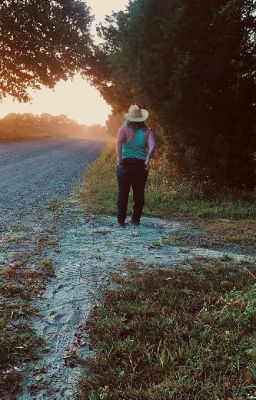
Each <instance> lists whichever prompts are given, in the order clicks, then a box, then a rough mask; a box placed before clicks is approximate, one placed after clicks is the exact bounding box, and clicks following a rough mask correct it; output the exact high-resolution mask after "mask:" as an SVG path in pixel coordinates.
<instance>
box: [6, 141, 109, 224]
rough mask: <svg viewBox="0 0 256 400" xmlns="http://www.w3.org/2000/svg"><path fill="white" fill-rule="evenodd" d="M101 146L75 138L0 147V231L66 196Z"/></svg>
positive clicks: (95, 142) (94, 142)
mask: <svg viewBox="0 0 256 400" xmlns="http://www.w3.org/2000/svg"><path fill="white" fill-rule="evenodd" d="M103 145H104V143H103V142H99V141H93V140H82V139H74V138H72V139H71V138H65V137H61V138H46V139H42V140H37V141H28V142H19V143H18V142H16V143H5V144H0V231H1V228H2V229H3V228H4V227H5V226H7V225H8V224H10V223H13V222H16V221H17V220H18V219H19V218H21V217H22V216H23V215H26V214H29V213H31V212H32V211H33V210H35V209H36V208H38V207H41V206H44V205H45V204H46V203H47V202H49V201H50V200H52V199H61V198H65V197H67V196H68V195H69V193H70V192H71V190H72V188H73V187H74V186H75V184H76V183H77V182H78V181H79V178H80V177H81V174H82V171H83V170H84V169H85V167H86V166H87V165H89V164H90V163H91V162H93V161H94V160H95V158H96V157H97V155H98V154H99V152H100V150H101V149H102V147H103Z"/></svg>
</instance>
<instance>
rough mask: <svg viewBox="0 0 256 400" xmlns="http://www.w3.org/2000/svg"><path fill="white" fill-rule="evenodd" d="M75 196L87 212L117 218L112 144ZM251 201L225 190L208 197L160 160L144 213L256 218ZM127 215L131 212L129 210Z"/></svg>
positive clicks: (156, 162) (154, 167)
mask: <svg viewBox="0 0 256 400" xmlns="http://www.w3.org/2000/svg"><path fill="white" fill-rule="evenodd" d="M78 195H79V197H80V199H81V202H82V203H83V204H84V207H85V210H86V211H87V212H90V213H92V214H113V215H114V214H116V197H117V184H116V177H115V152H114V148H113V145H112V144H108V145H107V146H106V147H105V149H104V151H103V152H102V153H101V155H100V156H99V157H98V159H97V160H96V162H95V163H94V164H93V165H92V166H91V167H90V168H89V169H88V170H87V172H86V175H85V179H84V182H83V184H82V185H81V187H80V189H79V191H78ZM130 197H131V196H130ZM253 200H255V199H253V195H251V196H250V195H245V194H243V193H240V194H238V193H233V192H231V191H228V190H224V189H223V191H222V192H217V193H211V195H210V194H209V193H208V192H207V191H206V190H205V187H204V186H203V185H199V184H197V185H196V184H195V183H194V182H192V181H191V182H189V181H186V180H182V179H181V178H178V177H177V176H175V175H173V174H171V172H170V168H169V165H168V162H167V160H166V159H165V158H164V157H162V158H161V157H159V158H157V159H155V160H153V161H152V166H151V169H150V173H149V178H148V183H147V188H146V205H145V208H144V213H145V214H146V215H149V216H155V217H167V216H170V215H173V214H178V215H180V214H182V215H187V216H203V217H206V216H208V217H217V216H219V217H224V216H225V217H241V218H255V217H256V207H255V203H254V201H253ZM128 211H129V212H131V206H130V207H129V210H128Z"/></svg>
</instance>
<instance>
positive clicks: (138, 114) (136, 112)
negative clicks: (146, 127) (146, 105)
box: [124, 104, 149, 122]
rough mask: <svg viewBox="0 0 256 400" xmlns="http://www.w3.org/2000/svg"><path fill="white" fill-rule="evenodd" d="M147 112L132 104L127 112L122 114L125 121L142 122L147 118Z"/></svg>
mask: <svg viewBox="0 0 256 400" xmlns="http://www.w3.org/2000/svg"><path fill="white" fill-rule="evenodd" d="M148 115H149V112H148V111H147V110H144V109H143V108H140V107H139V106H137V105H136V104H132V105H131V106H130V108H129V110H128V113H126V114H125V115H124V117H125V118H126V119H127V121H131V122H144V121H146V119H147V118H148Z"/></svg>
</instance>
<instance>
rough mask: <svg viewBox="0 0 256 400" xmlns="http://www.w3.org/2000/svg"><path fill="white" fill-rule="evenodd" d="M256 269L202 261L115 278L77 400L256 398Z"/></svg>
mask: <svg viewBox="0 0 256 400" xmlns="http://www.w3.org/2000/svg"><path fill="white" fill-rule="evenodd" d="M255 268H256V266H255V265H250V266H248V267H247V271H246V270H244V269H243V267H242V265H239V264H236V263H234V262H232V261H231V260H229V259H226V258H225V259H224V258H223V261H221V260H217V259H205V258H202V257H201V258H196V259H194V260H191V262H190V268H189V269H188V268H186V269H185V268H184V269H182V268H181V269H177V268H172V269H169V270H157V271H156V270H155V271H143V272H141V271H139V270H136V266H135V267H133V268H132V267H131V265H130V267H129V273H128V275H126V276H123V275H118V274H115V275H114V276H113V278H112V283H113V285H112V287H110V288H106V289H105V290H103V291H102V293H101V298H100V301H99V303H98V305H97V306H95V308H94V310H93V312H92V313H91V316H90V318H89V320H88V323H87V326H86V329H87V331H88V332H89V335H90V340H91V346H93V347H94V348H95V350H96V352H95V353H94V354H93V355H92V356H91V357H89V358H88V359H86V360H85V371H86V373H85V375H84V377H83V379H82V380H81V382H80V386H79V390H78V395H77V398H78V399H85V398H86V399H95V400H98V399H99V400H100V399H106V400H119V399H134V400H135V399H136V400H140V399H144V400H146V399H147V400H148V399H150V400H156V399H157V400H160V399H162V400H163V399H166V400H167V399H168V400H171V399H179V400H185V399H186V400H187V399H191V400H192V399H198V400H209V399H228V398H230V399H233V400H238V399H240V400H245V399H247V398H249V397H248V396H250V395H252V394H253V395H255V383H256V374H255V372H256V371H255V359H256V356H255V354H256V350H255V338H256V337H255V328H256V318H255V315H256V301H255V295H256V284H255V278H254V276H255ZM248 271H249V272H250V273H248Z"/></svg>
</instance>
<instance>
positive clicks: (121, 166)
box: [116, 160, 124, 168]
mask: <svg viewBox="0 0 256 400" xmlns="http://www.w3.org/2000/svg"><path fill="white" fill-rule="evenodd" d="M116 166H117V167H118V168H123V166H124V163H123V161H122V160H116Z"/></svg>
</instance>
